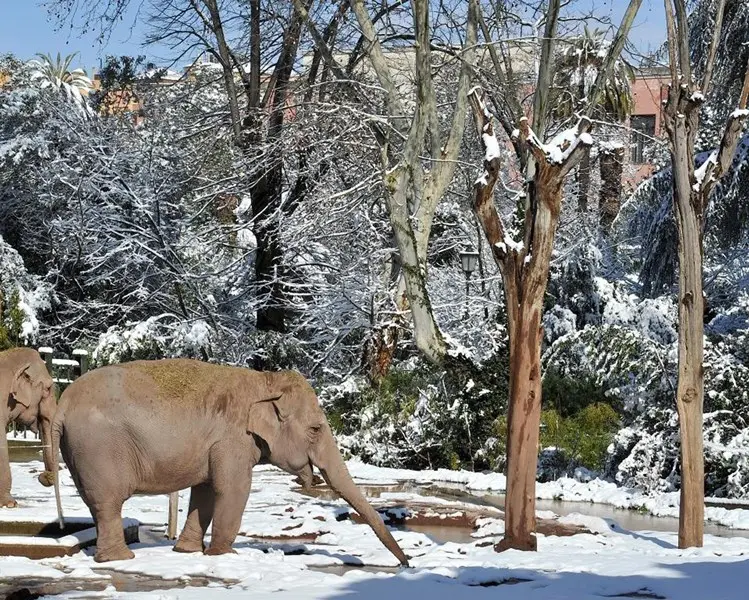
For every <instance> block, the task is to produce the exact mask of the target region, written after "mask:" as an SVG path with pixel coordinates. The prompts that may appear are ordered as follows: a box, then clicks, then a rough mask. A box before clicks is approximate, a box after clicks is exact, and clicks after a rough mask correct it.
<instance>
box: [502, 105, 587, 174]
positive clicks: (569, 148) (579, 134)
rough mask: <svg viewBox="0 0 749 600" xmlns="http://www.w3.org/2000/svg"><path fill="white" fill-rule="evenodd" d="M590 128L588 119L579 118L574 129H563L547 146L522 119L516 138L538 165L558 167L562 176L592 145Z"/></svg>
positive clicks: (524, 119) (525, 119)
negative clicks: (525, 146) (526, 145)
mask: <svg viewBox="0 0 749 600" xmlns="http://www.w3.org/2000/svg"><path fill="white" fill-rule="evenodd" d="M590 128H591V121H590V119H589V118H588V117H580V120H579V121H578V122H577V125H575V127H571V128H569V129H565V130H564V131H562V132H560V133H558V134H557V135H556V136H554V138H553V139H552V140H551V141H550V142H549V143H548V144H543V143H541V140H539V139H538V137H537V136H536V134H535V133H534V132H533V130H532V129H531V127H530V125H529V124H528V119H527V118H525V117H523V118H522V119H520V128H519V129H518V130H516V132H517V137H518V138H519V139H520V140H521V141H523V142H525V143H526V144H528V147H529V148H530V150H531V152H532V153H533V156H534V158H535V159H536V160H537V161H538V162H539V163H540V164H543V165H557V166H560V167H561V169H562V173H563V174H564V173H567V172H568V171H570V170H571V169H572V167H574V166H575V164H576V163H577V161H578V160H579V159H580V157H581V156H582V150H583V149H584V148H586V147H589V146H591V145H593V138H592V137H591V135H590V133H588V132H589V131H590ZM513 133H515V132H513Z"/></svg>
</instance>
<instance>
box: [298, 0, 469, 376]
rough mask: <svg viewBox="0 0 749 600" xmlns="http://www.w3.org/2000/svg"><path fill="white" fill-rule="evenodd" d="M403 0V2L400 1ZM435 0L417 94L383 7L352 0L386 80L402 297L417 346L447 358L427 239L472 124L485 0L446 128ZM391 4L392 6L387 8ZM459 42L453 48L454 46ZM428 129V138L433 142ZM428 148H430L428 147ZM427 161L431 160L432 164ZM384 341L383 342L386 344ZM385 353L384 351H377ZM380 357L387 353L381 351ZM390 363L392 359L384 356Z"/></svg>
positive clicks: (424, 16) (389, 344)
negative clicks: (398, 58) (389, 42)
mask: <svg viewBox="0 0 749 600" xmlns="http://www.w3.org/2000/svg"><path fill="white" fill-rule="evenodd" d="M294 2H295V6H296V7H297V11H298V12H299V13H300V14H302V15H303V16H304V18H305V19H306V21H307V24H308V27H310V29H311V33H312V36H313V38H314V39H315V41H316V44H317V47H318V49H319V50H321V51H322V52H323V54H324V58H325V60H326V62H328V64H329V65H330V66H331V69H332V70H333V71H334V72H335V74H336V76H337V77H339V78H340V79H346V78H347V77H349V76H350V73H348V74H347V73H345V72H344V69H343V68H342V67H341V66H340V65H338V64H337V63H336V60H335V57H334V56H333V53H332V51H331V49H330V48H329V47H328V45H327V44H325V42H324V40H322V39H321V37H320V36H319V35H317V34H316V32H315V30H314V25H313V24H312V22H311V20H310V19H309V16H308V14H307V11H306V10H305V8H304V7H303V5H302V2H301V0H294ZM402 4H404V2H396V3H395V4H394V5H393V8H397V7H400V6H401V5H402ZM431 4H432V3H431V2H430V1H429V0H413V2H412V19H413V36H414V37H413V39H414V52H415V73H414V78H415V96H416V97H415V98H414V99H411V98H410V97H408V96H409V95H410V94H406V95H405V97H404V92H403V91H402V89H401V87H402V86H401V85H399V82H398V75H397V74H396V72H395V68H394V66H393V64H392V62H390V61H388V59H387V57H386V53H385V50H384V49H383V43H382V40H381V34H380V33H378V31H377V29H376V27H375V21H376V17H377V16H381V15H382V14H383V13H382V11H379V12H378V13H377V14H376V17H373V16H372V14H371V12H370V10H371V9H370V8H369V7H368V6H367V4H366V3H365V2H364V0H352V1H351V8H352V11H353V13H354V14H355V16H356V19H357V21H358V23H359V27H360V30H361V40H360V42H359V43H357V45H356V48H361V49H363V50H364V51H365V52H366V55H367V57H368V58H369V62H370V64H371V66H372V69H373V70H374V75H375V77H376V79H377V81H378V83H379V85H380V87H381V88H382V94H383V96H384V104H385V112H386V114H387V118H388V124H389V126H390V127H389V128H388V129H386V130H383V129H382V128H381V127H375V128H374V129H373V133H374V137H375V139H376V140H377V143H378V144H379V146H380V148H381V158H382V180H383V185H384V191H385V201H386V204H387V207H388V214H389V217H390V222H391V225H392V228H393V234H394V238H395V243H396V247H397V249H398V261H399V263H400V269H401V271H400V276H399V279H398V283H397V285H396V294H395V305H396V307H397V308H398V309H399V310H400V311H405V310H407V309H408V310H410V312H411V317H412V320H413V326H414V338H415V342H416V346H417V347H418V348H419V350H420V351H421V352H422V354H423V355H424V356H425V357H426V359H427V360H429V361H431V362H433V363H440V362H442V360H443V359H444V357H445V355H446V352H447V345H446V343H445V340H444V338H443V336H442V333H441V331H440V329H439V326H438V325H437V322H436V321H435V318H434V312H433V310H432V307H431V304H430V300H429V293H428V291H427V273H426V270H427V265H426V258H427V247H428V242H429V235H430V232H431V224H432V219H433V217H434V212H435V209H436V208H437V205H438V203H439V202H440V200H441V199H442V197H443V195H444V193H445V190H446V189H447V186H448V185H449V183H450V181H451V180H452V176H453V173H454V170H455V166H456V161H457V158H458V153H459V150H460V144H461V141H462V139H463V133H464V130H465V119H466V113H467V109H468V100H467V93H468V88H469V86H470V78H471V72H472V67H473V61H474V54H475V46H476V36H477V34H476V28H477V18H478V0H470V2H469V3H468V9H467V11H466V21H465V22H466V25H465V30H464V32H463V34H462V37H463V47H462V50H461V51H460V52H459V56H460V60H461V67H460V74H459V78H458V86H457V94H456V101H455V108H454V110H453V114H452V117H451V120H450V127H449V130H448V132H447V136H446V137H445V138H443V132H442V130H441V126H440V120H439V118H438V107H437V98H436V95H435V91H434V82H433V76H432V69H433V68H434V59H433V57H434V55H435V52H434V51H433V48H432V41H431V37H432V21H431V17H430V6H431ZM388 10H390V9H388ZM447 50H452V49H447ZM427 137H428V144H427ZM425 146H426V148H427V152H428V154H427V156H425V153H424V150H425ZM425 163H426V164H428V166H425ZM383 336H388V338H389V339H385V340H380V342H384V346H385V347H386V349H387V352H389V353H392V352H393V350H394V348H393V346H394V341H393V340H394V338H395V336H394V332H393V331H392V330H390V329H389V328H385V329H384V330H383ZM379 345H380V346H381V347H382V345H383V344H379ZM376 354H380V352H378V353H376ZM380 360H382V358H381V357H380ZM382 362H383V364H389V361H388V360H382Z"/></svg>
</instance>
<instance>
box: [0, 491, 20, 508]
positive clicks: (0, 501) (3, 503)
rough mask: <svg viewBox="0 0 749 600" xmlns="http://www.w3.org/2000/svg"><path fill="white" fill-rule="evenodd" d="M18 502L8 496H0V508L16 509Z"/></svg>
mask: <svg viewBox="0 0 749 600" xmlns="http://www.w3.org/2000/svg"><path fill="white" fill-rule="evenodd" d="M17 506H18V502H16V501H15V499H14V498H13V496H11V495H10V494H8V495H4V496H0V508H16V507H17Z"/></svg>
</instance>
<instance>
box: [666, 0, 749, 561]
mask: <svg viewBox="0 0 749 600" xmlns="http://www.w3.org/2000/svg"><path fill="white" fill-rule="evenodd" d="M725 4H726V3H725V0H719V1H718V3H717V6H716V13H715V27H714V29H713V37H712V41H711V45H710V50H709V52H708V55H707V62H706V64H705V66H704V71H703V74H702V81H700V82H698V81H696V78H695V77H694V75H693V69H692V65H691V62H690V52H689V45H688V41H689V23H688V18H687V7H686V4H685V2H684V0H665V7H666V26H667V31H668V54H669V65H670V70H671V87H670V89H669V93H668V98H667V101H666V105H665V108H664V111H663V112H664V123H665V128H666V132H667V133H668V138H669V142H670V151H671V162H672V173H673V191H674V213H675V216H676V228H677V232H678V244H679V246H678V247H679V302H678V305H679V370H678V385H677V390H676V406H677V411H678V414H679V430H680V434H681V496H680V504H679V547H680V548H688V547H691V546H702V538H703V529H704V514H705V500H704V497H705V491H704V485H705V476H704V469H705V467H704V456H703V434H702V411H703V400H704V370H703V364H702V363H703V353H704V321H703V317H704V310H705V299H704V296H703V281H702V275H703V269H702V259H703V250H704V249H703V236H704V230H705V217H706V214H707V208H708V200H709V197H710V192H711V191H712V189H713V187H714V186H715V183H716V182H717V181H719V180H720V178H721V177H722V176H723V175H725V173H726V172H727V171H728V169H729V168H730V165H731V161H732V160H733V156H734V153H735V151H736V146H737V144H738V142H739V139H740V137H741V131H742V129H743V126H744V122H745V121H746V120H747V117H748V116H749V111H747V110H746V104H747V96H749V66H748V67H747V71H746V76H745V79H744V86H743V90H742V93H741V97H740V99H739V105H738V110H736V111H734V112H733V113H732V114H731V115H730V116H729V118H728V122H727V123H726V126H725V129H724V131H723V137H722V139H721V142H720V145H719V147H718V148H717V149H715V150H714V151H713V152H712V153H711V154H710V155H709V156H708V158H707V159H706V160H705V162H704V163H703V164H702V166H701V167H700V168H699V169H695V142H696V139H697V132H698V130H699V126H700V108H701V106H702V103H703V102H704V100H705V95H706V94H707V91H708V89H709V87H710V81H711V78H712V73H713V66H714V64H715V59H716V56H717V53H718V44H719V41H720V32H721V28H722V23H723V12H724V9H725Z"/></svg>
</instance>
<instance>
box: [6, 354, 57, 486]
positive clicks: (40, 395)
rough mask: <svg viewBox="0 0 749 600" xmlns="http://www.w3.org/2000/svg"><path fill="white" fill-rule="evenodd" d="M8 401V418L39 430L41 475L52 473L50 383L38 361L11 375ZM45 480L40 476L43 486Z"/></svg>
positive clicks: (52, 400) (52, 393)
mask: <svg viewBox="0 0 749 600" xmlns="http://www.w3.org/2000/svg"><path fill="white" fill-rule="evenodd" d="M10 399H11V402H12V404H13V406H12V409H11V415H12V417H13V418H14V419H15V420H16V421H18V422H20V423H23V424H24V425H27V426H29V427H31V428H32V429H36V428H37V427H38V428H39V430H40V431H41V436H42V455H43V457H44V468H45V473H49V472H51V471H52V461H53V458H54V457H53V456H52V448H51V443H52V419H53V418H54V416H55V410H56V409H57V399H56V397H55V390H54V382H53V381H52V377H50V375H49V373H48V372H47V367H46V365H45V364H44V361H42V360H41V359H37V360H31V361H29V362H25V363H23V364H22V366H21V367H20V368H19V369H17V370H16V372H15V374H14V375H13V382H12V383H11V387H10ZM48 479H49V478H48V477H46V478H45V477H40V479H39V480H40V481H42V483H45V484H46V485H52V482H51V481H47V480H48Z"/></svg>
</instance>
